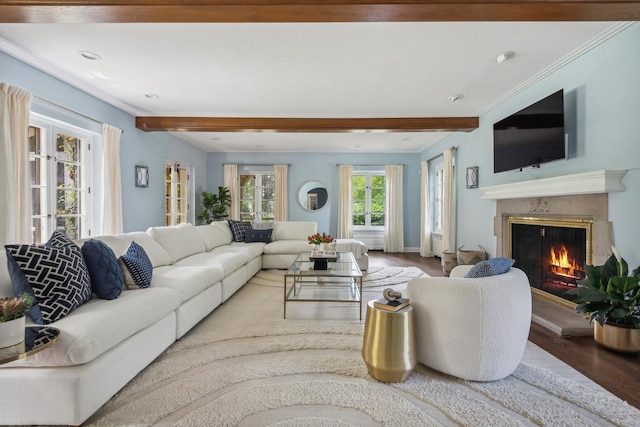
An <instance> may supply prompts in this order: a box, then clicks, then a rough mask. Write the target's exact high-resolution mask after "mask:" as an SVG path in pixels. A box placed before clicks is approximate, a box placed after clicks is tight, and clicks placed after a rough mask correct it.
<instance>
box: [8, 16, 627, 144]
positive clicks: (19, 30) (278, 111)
mask: <svg viewBox="0 0 640 427" xmlns="http://www.w3.org/2000/svg"><path fill="white" fill-rule="evenodd" d="M621 27H622V25H621V24H619V23H615V22H536V23H532V22H517V23H516V22H461V23H446V22H415V23H290V24H274V23H247V24H220V23H217V24H0V50H2V51H4V52H6V53H8V54H10V55H13V56H15V57H18V58H19V59H21V60H23V61H25V62H27V63H30V64H32V65H34V66H36V67H38V68H41V69H43V70H44V71H46V72H48V73H50V74H52V75H54V76H57V77H59V78H61V79H62V80H64V81H66V82H68V83H70V84H72V85H73V86H76V87H78V88H80V89H82V90H84V91H86V92H88V93H90V94H92V95H94V96H96V97H98V98H100V99H102V100H104V101H106V102H108V103H110V104H112V105H114V106H116V107H118V108H121V109H123V110H125V111H127V112H129V113H131V114H132V115H135V116H217V117H322V118H324V117H338V118H345V117H346V118H375V117H454V116H479V115H481V114H483V113H485V112H486V111H488V110H489V109H491V108H492V107H494V106H496V105H498V104H499V103H500V102H502V101H503V100H505V99H506V98H508V97H509V96H512V95H513V94H514V93H517V91H519V90H521V89H522V88H524V87H526V86H527V85H529V84H531V83H532V82H533V81H535V80H536V79H538V78H540V76H542V75H544V74H546V73H548V72H549V71H550V70H552V69H555V68H557V67H559V66H561V65H562V64H563V63H565V62H566V61H568V60H570V59H572V58H573V57H575V56H576V55H577V54H579V53H581V52H583V51H585V50H586V49H589V48H591V47H592V46H594V45H596V44H597V43H598V42H600V41H602V40H604V39H606V38H607V37H608V36H610V35H611V34H614V33H615V32H616V31H617V30H618V29H620V28H621ZM79 51H91V52H94V53H97V54H98V55H100V57H101V60H97V61H90V60H87V59H85V58H83V57H82V56H81V55H80V54H79ZM505 51H514V52H515V53H516V55H515V57H514V58H512V59H511V60H508V61H505V62H503V63H501V64H499V63H497V61H496V57H497V56H498V55H499V54H501V53H503V52H505ZM147 94H156V95H158V96H159V98H158V99H150V98H148V97H146V95H147ZM455 94H462V95H464V97H463V98H462V99H459V100H457V101H455V102H451V101H449V100H448V97H449V96H452V95H455ZM174 134H175V135H176V136H177V137H179V138H181V139H183V140H185V141H187V142H189V143H192V144H194V145H196V146H198V147H200V148H202V149H204V150H206V151H209V152H219V151H275V152H317V151H322V152H344V151H349V152H398V153H400V152H409V153H412V152H419V151H422V150H424V149H425V148H427V147H428V146H430V145H432V144H433V143H435V142H437V141H438V140H439V139H441V138H442V137H443V136H445V135H447V134H446V133H437V132H429V133H417V132H413V133H339V134H327V133H315V134H312V133H291V134H284V133H267V132H261V133H246V132H235V133H222V132H217V133H210V132H177V133H174Z"/></svg>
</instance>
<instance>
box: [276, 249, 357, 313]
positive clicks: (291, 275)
mask: <svg viewBox="0 0 640 427" xmlns="http://www.w3.org/2000/svg"><path fill="white" fill-rule="evenodd" d="M311 258H312V254H311V253H302V254H300V255H298V257H297V258H296V260H295V261H294V262H293V264H292V265H291V267H289V269H288V270H287V272H286V273H285V275H284V318H285V319H286V318H287V303H288V302H346V303H354V302H357V303H358V304H359V306H360V320H362V272H361V271H360V268H359V267H358V263H357V262H356V260H355V258H354V257H353V254H352V253H351V252H340V253H336V254H335V257H334V258H330V259H328V262H327V264H326V270H315V269H314V261H313V259H311Z"/></svg>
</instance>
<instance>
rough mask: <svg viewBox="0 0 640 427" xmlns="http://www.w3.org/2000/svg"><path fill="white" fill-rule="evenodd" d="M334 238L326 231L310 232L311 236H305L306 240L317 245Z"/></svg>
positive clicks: (331, 240) (329, 241)
mask: <svg viewBox="0 0 640 427" xmlns="http://www.w3.org/2000/svg"><path fill="white" fill-rule="evenodd" d="M334 240H335V239H334V238H333V237H331V236H330V235H328V234H327V233H322V234H320V233H316V234H312V235H311V236H307V241H308V242H309V243H311V244H312V245H319V244H321V243H331V242H333V241H334Z"/></svg>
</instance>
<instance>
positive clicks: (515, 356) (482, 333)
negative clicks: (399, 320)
mask: <svg viewBox="0 0 640 427" xmlns="http://www.w3.org/2000/svg"><path fill="white" fill-rule="evenodd" d="M470 267H471V266H458V267H456V268H454V269H453V270H452V271H451V274H450V276H449V277H425V278H418V279H412V280H411V281H410V282H409V283H408V284H407V296H408V298H410V300H411V305H412V306H413V310H414V322H415V324H414V328H415V339H416V342H415V344H416V354H417V360H418V361H419V362H420V363H422V364H424V365H426V366H428V367H430V368H433V369H435V370H437V371H440V372H443V373H445V374H449V375H453V376H455V377H458V378H462V379H465V380H470V381H494V380H499V379H502V378H504V377H506V376H508V375H509V374H511V373H512V372H513V371H514V370H515V369H516V367H517V366H518V365H519V364H520V361H521V360H522V356H523V354H524V350H525V346H526V343H527V340H528V336H529V328H530V326H531V290H530V288H529V280H528V278H527V276H526V275H525V274H524V272H522V270H519V269H517V268H511V269H510V270H509V271H508V272H507V273H504V274H500V275H496V276H489V277H483V278H464V275H465V274H466V272H467V271H468V270H469V268H470Z"/></svg>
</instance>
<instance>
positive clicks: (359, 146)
mask: <svg viewBox="0 0 640 427" xmlns="http://www.w3.org/2000/svg"><path fill="white" fill-rule="evenodd" d="M353 148H362V145H354V146H353Z"/></svg>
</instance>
